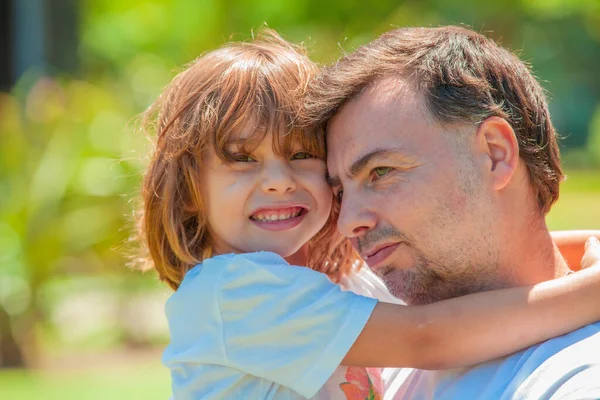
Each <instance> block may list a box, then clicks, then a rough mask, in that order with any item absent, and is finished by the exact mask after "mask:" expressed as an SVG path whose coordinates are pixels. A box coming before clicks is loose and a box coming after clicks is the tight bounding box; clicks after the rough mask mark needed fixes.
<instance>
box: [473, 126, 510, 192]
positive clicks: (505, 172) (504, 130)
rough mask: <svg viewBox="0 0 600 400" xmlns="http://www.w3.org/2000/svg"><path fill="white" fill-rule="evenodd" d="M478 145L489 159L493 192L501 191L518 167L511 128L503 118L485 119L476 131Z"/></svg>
mask: <svg viewBox="0 0 600 400" xmlns="http://www.w3.org/2000/svg"><path fill="white" fill-rule="evenodd" d="M477 136H478V137H479V143H480V144H482V145H483V150H484V152H485V153H486V154H487V157H489V164H488V163H486V164H488V165H490V167H489V168H490V171H489V173H490V174H491V176H492V181H493V187H494V189H495V190H501V189H503V188H504V187H505V186H506V185H507V184H508V183H509V182H510V180H511V178H512V177H513V174H514V173H515V171H516V170H517V166H518V165H519V143H518V142H517V137H516V136H515V131H514V130H513V128H512V126H510V124H509V123H508V121H506V120H505V119H504V118H500V117H489V118H486V119H485V120H484V121H483V122H482V123H481V124H480V125H479V129H478V130H477Z"/></svg>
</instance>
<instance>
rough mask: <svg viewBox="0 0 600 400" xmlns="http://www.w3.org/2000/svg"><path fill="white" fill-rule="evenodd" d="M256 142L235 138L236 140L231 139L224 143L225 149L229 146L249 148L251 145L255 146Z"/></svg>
mask: <svg viewBox="0 0 600 400" xmlns="http://www.w3.org/2000/svg"><path fill="white" fill-rule="evenodd" d="M256 142H257V140H256V139H250V138H242V137H237V138H232V139H230V140H228V141H226V142H225V147H229V146H237V147H246V146H251V145H253V144H256Z"/></svg>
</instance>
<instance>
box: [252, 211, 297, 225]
mask: <svg viewBox="0 0 600 400" xmlns="http://www.w3.org/2000/svg"><path fill="white" fill-rule="evenodd" d="M301 212H302V210H299V211H297V212H292V213H287V214H273V215H264V214H257V215H256V216H255V217H254V219H255V220H257V221H266V222H269V221H285V220H286V219H290V218H295V217H297V216H299V215H300V213H301Z"/></svg>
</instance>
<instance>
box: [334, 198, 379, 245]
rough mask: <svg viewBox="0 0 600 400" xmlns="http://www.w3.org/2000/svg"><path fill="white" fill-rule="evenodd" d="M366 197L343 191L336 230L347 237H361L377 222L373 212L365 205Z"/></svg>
mask: <svg viewBox="0 0 600 400" xmlns="http://www.w3.org/2000/svg"><path fill="white" fill-rule="evenodd" d="M365 200H366V199H361V198H360V197H355V196H352V195H350V194H346V193H344V198H343V200H342V204H341V207H340V215H339V217H338V230H339V231H340V232H341V233H342V235H344V236H346V237H348V238H355V237H361V236H362V235H364V234H365V233H366V232H367V231H369V230H370V229H373V228H374V227H375V225H376V224H377V220H376V216H375V214H374V213H373V212H372V211H371V210H370V209H369V207H367V206H366V204H367V203H366V201H365Z"/></svg>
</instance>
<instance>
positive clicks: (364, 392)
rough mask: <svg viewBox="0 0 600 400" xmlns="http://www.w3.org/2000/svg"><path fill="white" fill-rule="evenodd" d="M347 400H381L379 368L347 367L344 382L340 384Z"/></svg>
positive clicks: (381, 387) (381, 381)
mask: <svg viewBox="0 0 600 400" xmlns="http://www.w3.org/2000/svg"><path fill="white" fill-rule="evenodd" d="M340 389H342V391H343V392H344V395H345V396H346V399H348V400H381V399H382V398H383V380H382V379H381V370H380V369H379V368H360V367H348V369H347V370H346V382H344V383H341V384H340Z"/></svg>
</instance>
